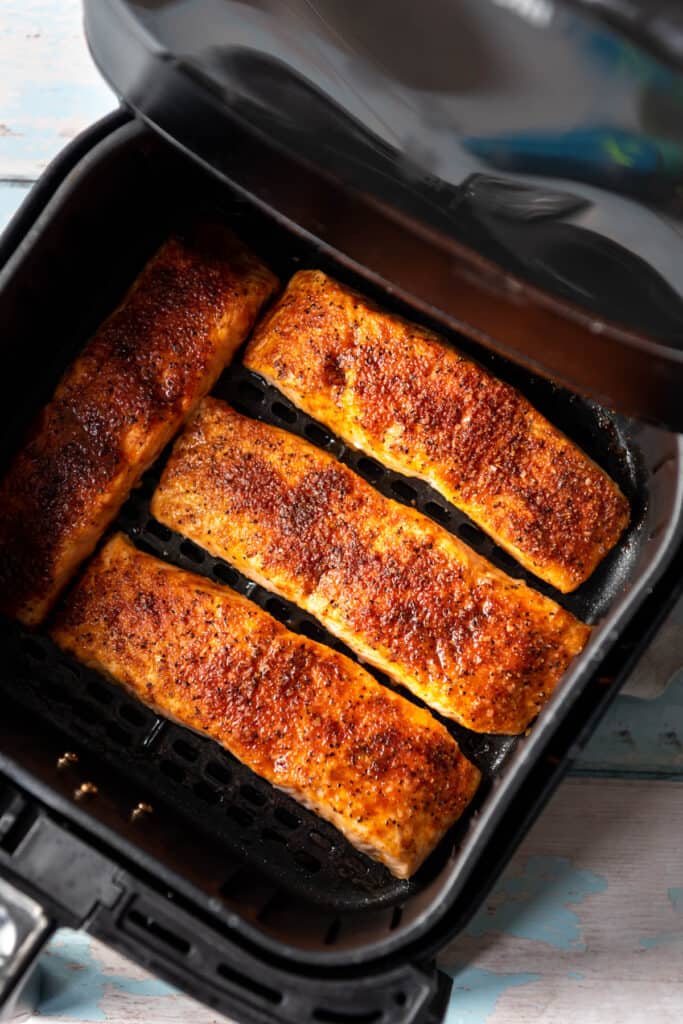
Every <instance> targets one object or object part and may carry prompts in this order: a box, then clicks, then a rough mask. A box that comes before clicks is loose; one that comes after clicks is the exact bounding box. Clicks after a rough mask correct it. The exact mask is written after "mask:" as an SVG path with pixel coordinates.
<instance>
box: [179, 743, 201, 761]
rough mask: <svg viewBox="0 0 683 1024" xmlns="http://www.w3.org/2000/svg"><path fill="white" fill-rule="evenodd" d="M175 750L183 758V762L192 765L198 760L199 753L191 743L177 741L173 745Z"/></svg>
mask: <svg viewBox="0 0 683 1024" xmlns="http://www.w3.org/2000/svg"><path fill="white" fill-rule="evenodd" d="M173 749H174V751H175V753H176V754H177V755H178V757H182V759H183V761H189V762H190V763H192V762H194V761H196V760H197V751H196V750H195V748H194V747H191V746H190V744H189V743H186V742H185V740H176V741H175V743H174V744H173Z"/></svg>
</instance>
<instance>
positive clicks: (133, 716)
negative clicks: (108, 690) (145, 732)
mask: <svg viewBox="0 0 683 1024" xmlns="http://www.w3.org/2000/svg"><path fill="white" fill-rule="evenodd" d="M98 700H101V698H99V697H98ZM119 714H120V715H121V718H125V720H126V721H127V722H129V723H130V725H136V726H138V728H140V727H141V726H143V725H147V722H148V718H147V715H146V713H145V712H144V711H141V710H140V708H136V707H135V705H134V704H122V705H121V707H120V708H119Z"/></svg>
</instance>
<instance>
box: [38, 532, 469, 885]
mask: <svg viewBox="0 0 683 1024" xmlns="http://www.w3.org/2000/svg"><path fill="white" fill-rule="evenodd" d="M52 636H53V637H54V639H55V640H56V642H57V643H58V644H59V645H60V646H61V647H62V648H64V649H65V650H66V651H69V652H70V653H71V654H73V655H75V657H76V658H78V659H79V660H80V661H82V662H84V663H85V664H86V665H89V666H91V667H93V668H95V669H97V670H98V671H100V672H103V673H105V674H106V675H108V676H110V677H111V678H112V679H114V680H116V681H117V682H119V683H120V684H122V685H123V686H125V687H126V689H128V690H129V691H130V692H131V693H133V694H134V695H135V696H136V697H138V698H139V699H140V700H141V701H143V702H144V703H145V704H147V705H149V706H150V707H152V708H154V709H155V710H156V711H158V712H160V713H161V714H162V715H166V716H168V717H169V718H172V719H174V720H175V721H177V722H179V723H180V724H181V725H186V726H189V727H190V728H191V729H195V730H196V731H198V732H200V733H204V734H206V735H207V736H210V737H211V738H212V739H214V740H216V741H217V742H218V743H220V744H222V746H224V747H225V748H226V749H227V750H229V751H230V752H231V753H232V754H234V756H235V757H237V758H238V759H239V760H240V761H242V762H243V763H244V764H246V765H248V766H249V768H251V769H252V770H253V771H254V772H256V773H257V774H258V775H260V776H261V777H262V778H264V779H267V780H268V781H269V782H271V783H273V784H274V785H276V786H277V787H278V788H280V789H283V790H285V791H286V792H287V793H289V794H290V795H291V796H293V797H294V798H295V799H296V800H298V801H299V802H300V803H302V804H304V806H306V807H308V808H310V809H311V810H313V811H315V812H316V813H317V814H319V815H320V816H321V817H323V818H325V819H327V820H328V821H330V822H332V823H333V824H334V825H336V826H337V828H338V829H339V830H340V831H341V832H343V834H344V835H345V836H346V837H347V839H348V840H349V841H350V842H351V843H353V844H354V846H356V847H357V848H358V849H359V850H362V851H363V852H364V853H367V854H369V856H371V857H374V858H375V859H376V860H379V861H381V862H382V863H384V864H386V866H387V867H388V868H389V870H390V871H392V872H393V874H395V875H396V876H397V877H398V878H407V877H409V876H410V875H412V874H413V873H414V872H415V871H416V870H417V868H418V867H419V866H420V864H421V863H422V861H423V860H424V859H425V857H426V856H427V855H428V854H429V853H430V852H431V850H433V848H434V847H435V845H436V844H437V843H438V841H439V839H440V838H441V837H442V836H443V834H444V833H445V832H446V830H447V829H448V828H449V827H450V826H451V825H452V824H453V823H454V822H455V821H456V819H457V818H458V817H459V816H460V815H461V814H462V812H463V810H464V809H465V807H466V806H467V804H468V803H469V801H470V799H471V798H472V796H473V794H474V792H475V790H476V788H477V785H478V782H479V778H480V776H479V772H478V770H477V769H476V768H475V767H474V765H472V764H470V763H469V761H467V760H466V759H465V758H464V757H463V755H462V754H461V753H460V751H459V749H458V745H457V743H456V742H455V740H454V739H452V737H451V736H450V735H449V733H448V732H447V730H446V729H445V728H444V727H443V726H442V725H441V724H440V723H438V722H436V721H435V720H434V719H433V718H432V717H431V715H430V714H429V713H428V712H427V711H425V710H424V709H422V708H418V707H415V706H414V705H413V704H411V703H409V702H408V701H407V700H405V699H404V698H403V697H400V696H398V695H397V694H395V693H392V692H391V691H389V690H387V689H386V688H385V687H383V686H380V684H379V683H378V682H377V681H376V680H374V679H373V678H372V676H370V675H369V674H368V673H367V672H366V671H365V670H364V669H362V668H361V667H360V666H359V665H356V664H355V663H354V662H352V661H351V660H350V659H349V658H346V657H344V656H343V655H342V654H339V653H338V652H336V651H333V650H331V649H330V648H328V647H323V646H322V645H320V644H317V643H314V642H313V641H312V640H309V639H307V638H306V637H303V636H298V635H296V634H294V633H290V632H289V631H288V630H287V629H285V627H284V626H282V625H280V624H279V623H278V622H276V621H275V619H273V618H271V616H270V615H268V614H267V613H266V612H264V611H262V610H261V609H260V608H258V607H257V606H256V605H254V604H252V603H251V602H250V601H248V600H247V599H246V598H243V597H240V596H239V595H238V594H236V593H235V592H234V591H231V590H229V589H228V588H227V587H223V586H220V585H219V584H216V583H212V582H211V581H209V580H206V579H204V578H202V577H200V576H196V575H194V574H193V573H189V572H186V571H185V570H184V569H178V568H177V567H175V566H172V565H167V564H166V563H164V562H161V561H159V560H158V559H156V558H153V557H152V556H151V555H147V554H143V553H142V552H141V551H138V550H137V549H136V548H135V547H133V545H132V544H131V543H130V541H128V540H127V539H126V538H125V537H123V536H122V535H121V534H117V535H116V536H115V537H114V538H112V540H110V541H109V542H108V543H107V544H106V545H105V547H104V548H103V549H102V551H101V552H100V553H99V554H98V555H97V557H96V558H95V559H94V560H93V562H92V563H91V564H90V565H89V566H88V567H87V569H86V572H85V574H84V576H83V578H82V579H81V580H80V581H79V583H78V584H77V585H76V587H75V589H74V591H73V592H72V593H70V594H69V595H68V597H67V599H66V602H65V604H64V606H63V608H61V610H60V611H59V612H58V615H57V620H56V624H55V626H54V628H53V630H52Z"/></svg>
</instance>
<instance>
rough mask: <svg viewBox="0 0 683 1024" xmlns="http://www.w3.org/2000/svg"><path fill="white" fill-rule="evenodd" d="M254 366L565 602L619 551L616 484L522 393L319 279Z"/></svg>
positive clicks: (289, 298) (290, 307)
mask: <svg viewBox="0 0 683 1024" xmlns="http://www.w3.org/2000/svg"><path fill="white" fill-rule="evenodd" d="M245 362H246V365H247V366H249V367H250V368H251V369H252V370H255V371H256V373H258V374H260V375H261V376H262V377H264V378H265V379H266V380H267V381H269V382H270V383H271V384H274V385H276V386H277V387H278V388H280V390H281V391H282V392H283V393H284V394H285V395H287V397H288V398H290V399H291V401H292V402H294V403H295V404H296V405H298V406H299V407H300V408H301V409H303V410H304V411H305V412H307V413H309V414H310V415H311V416H314V417H315V418H316V419H317V420H319V421H320V422H321V423H324V424H326V425H327V426H328V427H329V428H330V429H331V430H332V431H334V432H335V433H336V434H338V435H339V436H340V437H342V438H344V440H346V441H348V442H349V443H350V444H352V445H354V446H355V447H356V448H360V449H361V450H363V451H365V452H367V453H368V454H370V455H373V456H374V457H375V458H377V459H378V460H379V461H380V462H383V463H384V464H385V465H386V466H389V467H390V468H391V469H394V470H396V471H398V472H399V473H406V474H409V475H411V476H415V477H419V478H420V479H422V480H425V481H426V482H427V483H429V484H431V485H432V486H433V487H434V488H436V490H438V491H440V492H441V494H443V495H444V497H445V498H447V499H448V500H449V501H451V502H453V504H454V505H457V507H458V508H460V509H462V510H463V511H464V512H466V513H467V515H468V516H470V518H471V519H473V520H474V522H476V523H478V525H479V526H480V527H481V528H482V529H483V530H485V531H486V532H487V533H488V534H490V536H491V537H493V539H494V540H495V541H496V542H497V543H498V544H500V545H501V547H503V548H505V549H506V550H507V551H508V552H510V554H512V555H513V556H514V557H515V558H516V559H517V560H518V561H519V562H520V563H521V564H522V565H523V566H525V567H526V568H527V569H530V570H531V571H532V572H534V573H535V574H536V575H537V576H539V577H540V578H541V579H543V580H546V581H547V582H548V583H551V584H552V585H553V586H555V587H557V588H558V589H559V590H561V591H564V592H568V591H571V590H574V589H575V588H576V587H578V586H579V584H580V583H582V582H583V581H584V580H585V579H587V578H588V577H589V576H590V575H591V573H592V572H593V570H594V569H595V567H596V565H597V564H598V563H599V562H600V561H601V560H602V558H603V557H604V556H605V555H606V554H607V552H608V551H609V550H610V549H611V548H612V547H613V546H614V545H615V544H616V542H617V541H618V539H619V536H620V534H621V533H622V531H623V530H624V527H625V526H626V524H627V522H628V519H629V507H628V503H627V501H626V499H625V498H624V496H623V494H622V493H621V492H620V490H619V489H618V487H617V486H616V484H615V483H614V482H613V481H612V480H611V479H610V478H609V477H608V476H607V474H606V473H604V472H603V470H602V469H600V468H599V467H598V466H597V465H596V464H595V463H594V462H593V461H592V460H591V459H590V458H589V457H588V456H587V455H585V454H584V453H583V452H582V451H581V450H580V449H579V448H577V447H576V445H575V444H573V443H572V442H571V441H569V440H568V438H566V437H565V436H564V435H563V434H562V433H560V431H559V430H557V429H556V428H555V427H553V426H552V425H551V424H550V423H548V422H547V421H546V420H545V419H544V418H543V416H541V415H540V413H538V412H537V411H536V410H535V409H534V408H533V407H532V406H531V405H530V404H529V402H528V401H527V400H526V399H525V398H524V397H523V396H522V395H521V394H519V393H518V392H517V391H515V390H514V388H512V387H510V386H509V385H507V384H504V383H503V382H502V381H500V380H497V379H496V378H495V377H492V376H490V375H489V374H488V373H487V372H486V371H485V370H484V369H482V367H481V366H479V365H477V364H476V363H474V362H472V361H471V360H469V359H466V358H465V357H464V356H462V355H460V354H459V353H458V352H456V351H455V350H454V349H453V348H451V347H449V346H448V345H446V344H445V343H443V342H442V341H441V340H440V339H439V338H438V337H437V335H435V334H432V333H431V332H430V331H427V330H425V329H424V328H422V327H419V326H417V325H416V324H412V323H409V322H407V321H405V320H402V319H400V318H398V317H396V316H390V315H389V314H388V313H385V312H383V311H382V310H381V309H378V308H377V307H376V306H374V305H373V304H372V303H370V302H369V301H368V300H366V299H364V298H363V297H362V296H360V295H358V294H356V293H355V292H352V291H350V290H349V289H347V288H344V287H342V286H341V285H340V284H338V283H337V282H336V281H333V280H332V279H331V278H329V277H327V276H326V275H325V274H323V273H320V272H318V271H301V272H300V273H298V274H296V275H295V276H294V277H293V278H292V280H291V282H290V284H289V286H288V288H287V289H286V291H285V293H284V294H283V296H282V297H281V299H280V301H279V302H278V303H277V304H276V305H275V306H274V308H273V310H272V312H271V313H270V314H269V315H267V316H266V317H265V319H264V320H263V321H262V322H261V324H260V326H259V327H258V328H257V330H256V332H255V334H254V337H253V339H252V341H251V343H250V345H249V347H248V350H247V355H246V359H245Z"/></svg>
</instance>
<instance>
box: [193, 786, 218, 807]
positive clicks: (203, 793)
mask: <svg viewBox="0 0 683 1024" xmlns="http://www.w3.org/2000/svg"><path fill="white" fill-rule="evenodd" d="M192 792H193V793H194V794H195V796H198V797H199V799H200V800H203V801H204V803H205V804H217V803H218V800H219V799H220V797H219V794H218V793H217V792H216V790H215V789H214V788H213V786H209V784H208V783H207V782H196V783H195V784H194V786H193V787H192Z"/></svg>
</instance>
